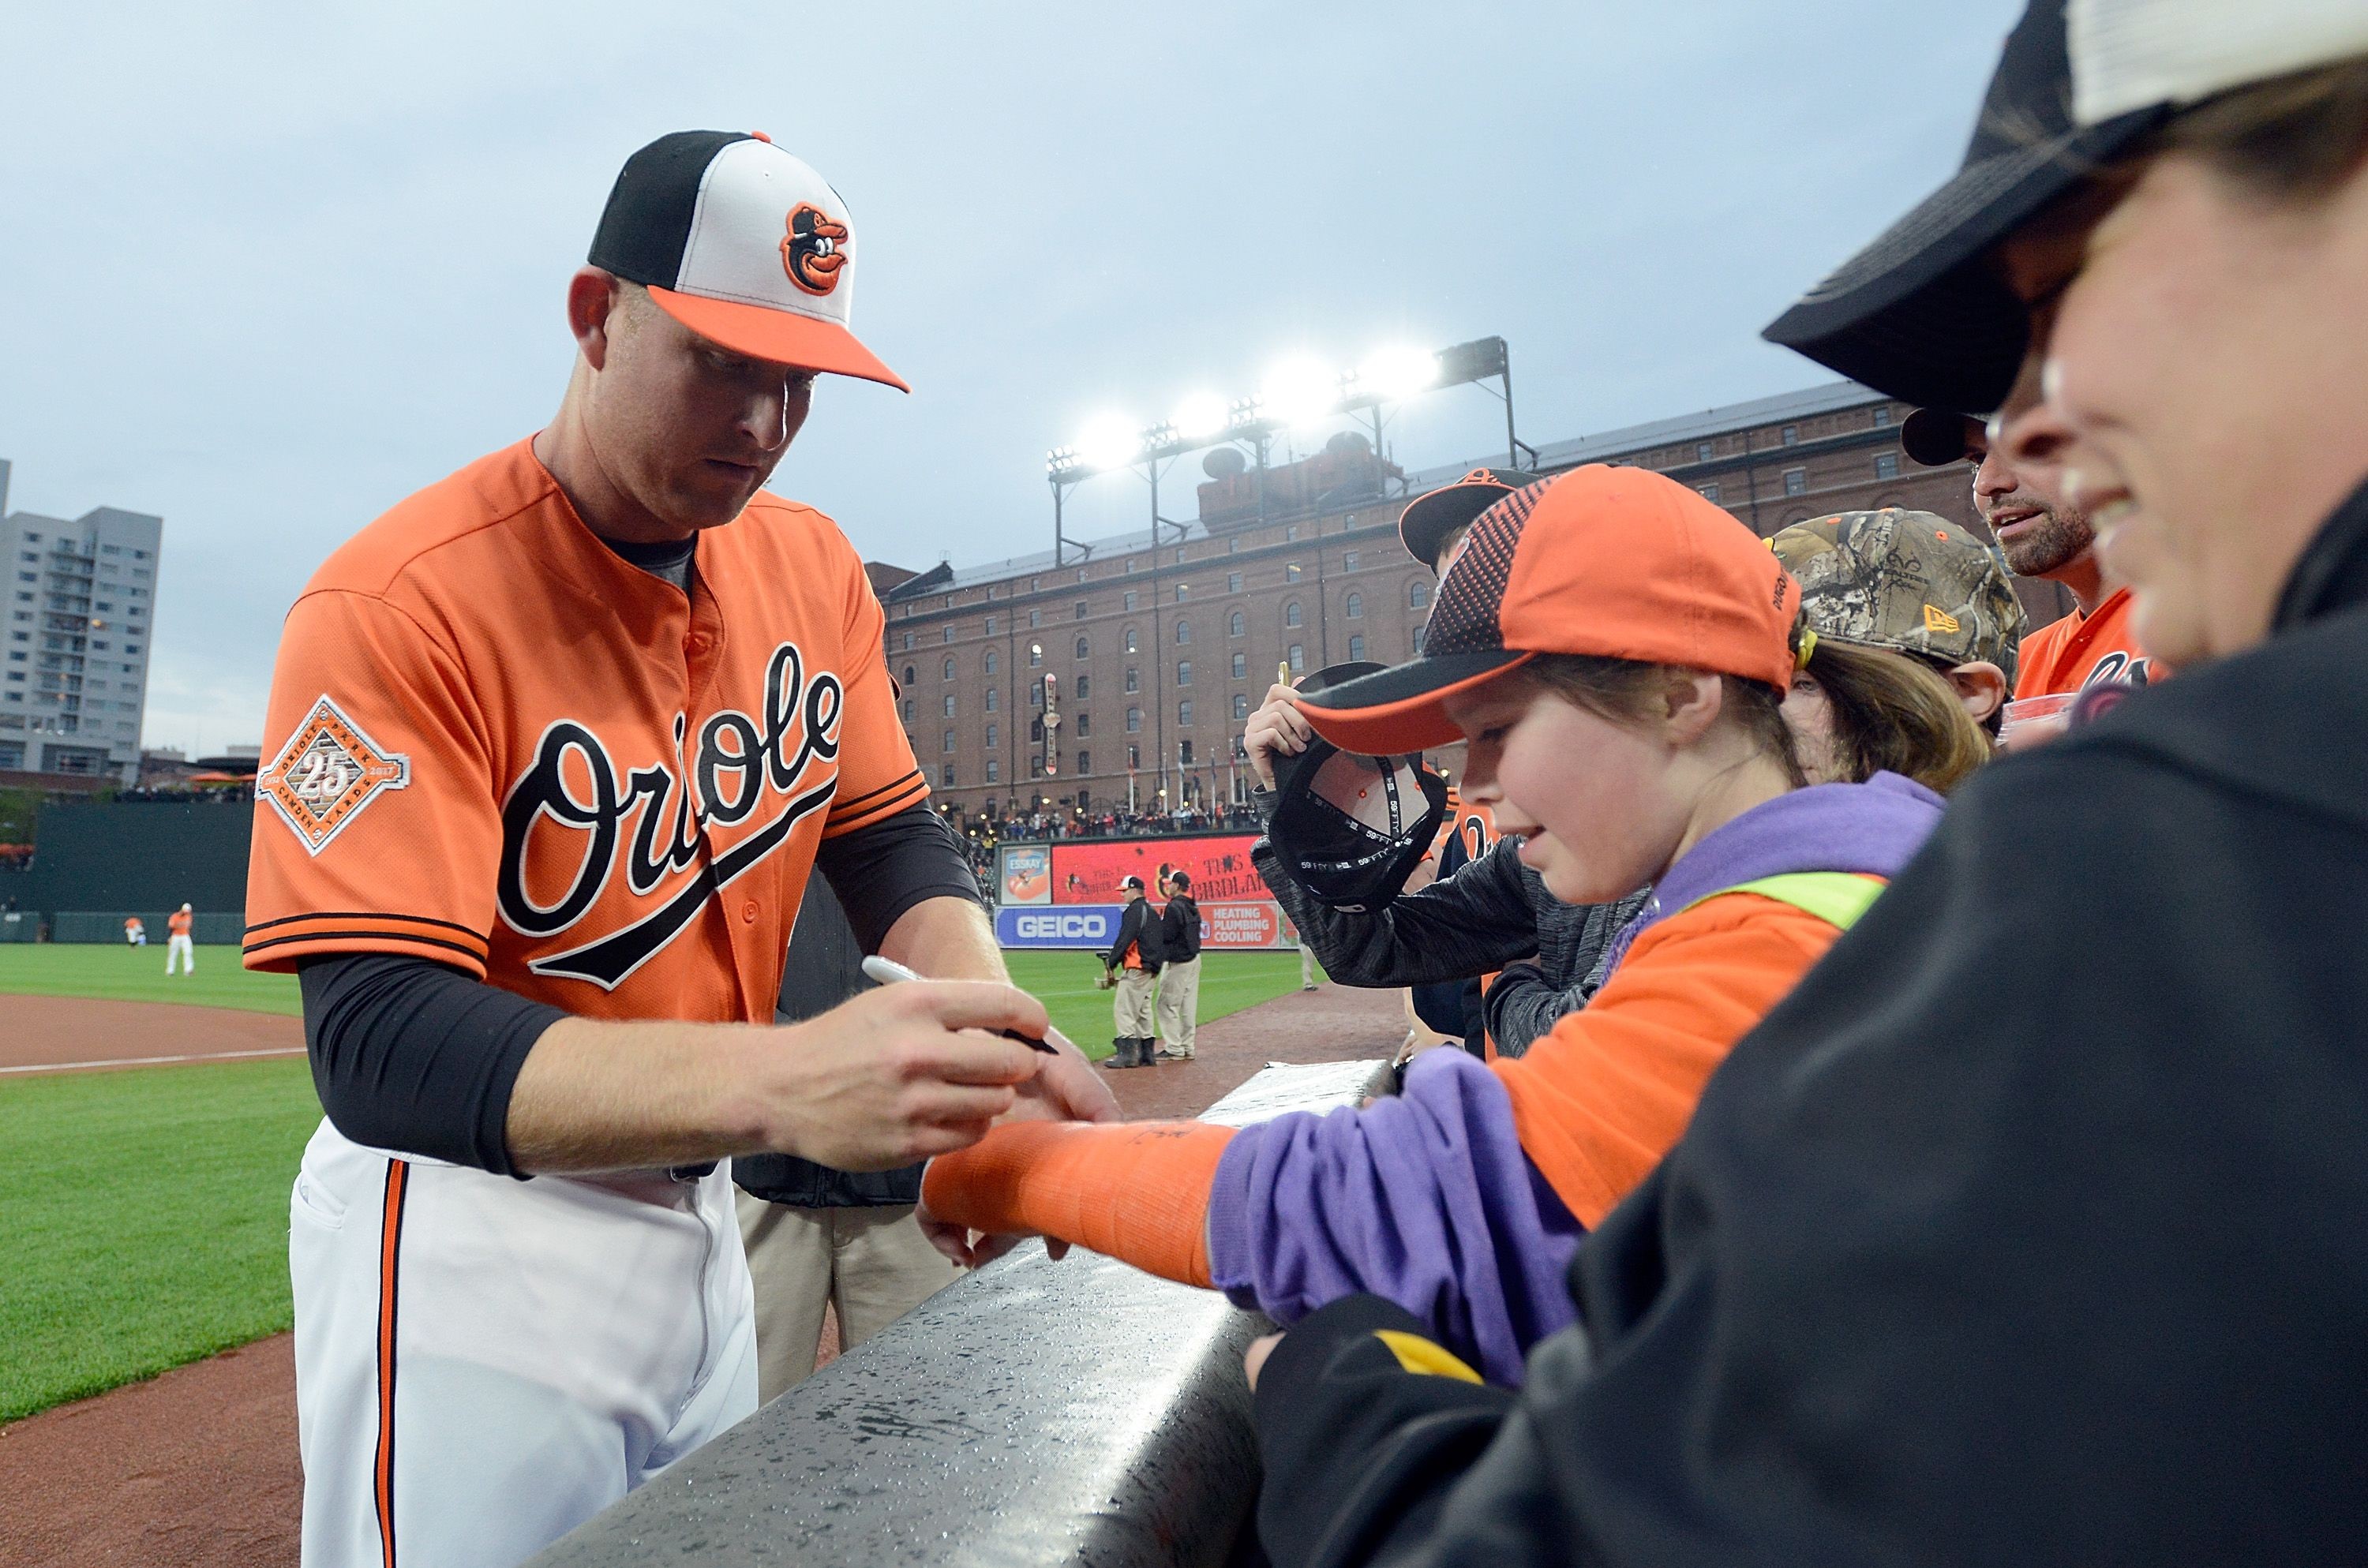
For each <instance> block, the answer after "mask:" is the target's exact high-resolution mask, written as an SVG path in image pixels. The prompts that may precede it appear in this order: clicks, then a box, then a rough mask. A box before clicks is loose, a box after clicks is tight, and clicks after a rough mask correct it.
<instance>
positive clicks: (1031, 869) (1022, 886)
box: [996, 844, 1053, 903]
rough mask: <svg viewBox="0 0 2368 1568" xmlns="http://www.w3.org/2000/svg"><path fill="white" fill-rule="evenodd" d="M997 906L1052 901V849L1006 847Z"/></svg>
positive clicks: (1041, 847)
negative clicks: (1000, 904)
mask: <svg viewBox="0 0 2368 1568" xmlns="http://www.w3.org/2000/svg"><path fill="white" fill-rule="evenodd" d="M999 853H1000V854H1001V856H1002V858H1003V869H1002V874H1001V875H1002V883H1003V885H1002V887H1001V888H1000V889H999V890H998V892H1000V893H1001V894H1002V896H1001V897H1000V898H998V899H997V900H996V903H1052V902H1053V849H1052V846H1050V845H1045V844H1007V845H1005V846H1003V848H1002V849H1001V851H999Z"/></svg>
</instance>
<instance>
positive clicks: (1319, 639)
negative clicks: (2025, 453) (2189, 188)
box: [871, 382, 2071, 815]
mask: <svg viewBox="0 0 2368 1568" xmlns="http://www.w3.org/2000/svg"><path fill="white" fill-rule="evenodd" d="M1905 415H1907V405H1906V404H1903V403H1895V402H1892V401H1891V400H1889V399H1886V398H1884V397H1883V396H1881V395H1880V394H1878V393H1876V392H1871V391H1869V390H1867V389H1866V388H1864V387H1861V386H1858V385H1855V384H1853V383H1850V382H1837V383H1834V384H1832V385H1828V386H1824V387H1818V388H1813V389H1811V390H1809V391H1806V392H1789V393H1785V394H1782V395H1780V396H1777V397H1770V398H1762V399H1759V400H1758V401H1756V402H1752V403H1736V404H1732V405H1730V406H1727V407H1725V408H1714V409H1711V410H1708V411H1706V412H1704V413H1702V414H1697V415H1684V416H1681V417H1679V418H1674V419H1665V420H1660V421H1657V422H1655V423H1653V424H1649V425H1640V426H1630V427H1628V428H1625V429H1620V430H1612V431H1608V432H1606V433H1604V434H1602V435H1600V436H1591V437H1582V438H1579V439H1577V440H1572V441H1565V442H1562V443H1559V444H1556V445H1549V446H1547V447H1544V448H1543V449H1540V451H1539V465H1540V466H1541V467H1542V468H1543V470H1544V471H1545V472H1559V471H1560V470H1563V469H1567V468H1573V467H1577V466H1578V465H1579V464H1582V463H1589V462H1612V463H1629V464H1634V465H1636V466H1639V467H1645V468H1651V469H1656V470H1658V471H1659V472H1664V473H1667V474H1668V475H1670V476H1671V477H1672V478H1676V479H1679V480H1682V481H1683V482H1684V483H1688V484H1690V485H1692V486H1693V487H1694V488H1695V489H1697V490H1699V491H1700V492H1701V493H1702V494H1703V495H1704V496H1706V497H1708V498H1709V499H1711V500H1713V501H1715V502H1717V503H1718V504H1719V505H1721V506H1724V507H1725V508H1726V509H1727V510H1728V511H1729V512H1732V513H1733V514H1734V515H1735V516H1736V517H1738V518H1740V519H1741V520H1743V521H1744V522H1746V523H1748V524H1749V525H1751V527H1752V528H1754V529H1755V530H1756V531H1757V532H1759V533H1760V534H1761V535H1763V536H1765V535H1768V534H1772V533H1774V532H1775V531H1776V530H1778V529H1779V528H1783V527H1785V526H1786V525H1788V524H1791V523H1795V522H1799V521H1801V520H1802V519H1804V518H1807V517H1822V516H1825V515H1827V514H1828V513H1832V512H1841V511H1851V510H1872V509H1874V508H1878V507H1883V506H1899V507H1905V508H1910V509H1914V510H1920V511H1928V512H1934V513H1938V514H1939V515H1940V516H1941V517H1947V518H1949V519H1950V520H1951V521H1952V522H1956V523H1958V524H1961V525H1963V526H1964V527H1965V528H1968V529H1969V530H1970V531H1971V532H1973V533H1975V535H1976V536H1978V537H1982V538H1987V537H1988V535H1987V529H1985V528H1983V527H1982V524H1981V521H1980V518H1979V517H1978V515H1977V514H1976V513H1975V510H1974V507H1973V490H1972V475H1971V472H1970V471H1969V469H1968V468H1967V466H1966V465H1965V464H1963V463H1955V464H1952V465H1950V466H1949V467H1947V468H1941V469H1926V468H1921V467H1919V466H1918V465H1917V464H1916V463H1915V462H1913V461H1912V460H1909V459H1908V458H1907V456H1906V454H1905V453H1903V452H1902V451H1901V450H1900V447H1899V437H1898V429H1897V426H1898V422H1899V420H1900V419H1902V418H1903V417H1905ZM1219 450H1221V451H1223V450H1224V449H1219ZM1495 460H1497V459H1494V458H1483V459H1477V460H1474V462H1473V463H1465V464H1459V465H1455V466H1452V467H1448V468H1441V469H1437V470H1433V471H1429V472H1422V473H1417V474H1412V475H1406V474H1402V473H1400V472H1398V471H1397V470H1396V469H1395V467H1394V466H1393V465H1391V464H1389V463H1388V462H1386V461H1384V460H1380V459H1378V458H1376V457H1375V456H1374V454H1373V453H1372V449H1371V448H1370V447H1368V446H1366V445H1365V443H1364V442H1363V440H1362V438H1361V437H1354V436H1343V437H1335V438H1334V439H1333V441H1332V442H1331V443H1329V444H1328V445H1327V447H1326V449H1325V450H1324V451H1323V452H1322V453H1320V454H1318V455H1317V456H1316V457H1315V458H1311V459H1308V460H1304V461H1301V462H1298V463H1294V464H1291V465H1288V466H1286V467H1278V468H1273V469H1269V470H1268V471H1266V472H1265V473H1264V474H1263V475H1259V474H1255V473H1242V472H1231V473H1227V472H1224V469H1225V468H1227V467H1228V466H1231V465H1229V464H1227V463H1225V462H1224V460H1222V459H1221V460H1220V461H1219V462H1218V463H1217V464H1214V465H1212V471H1211V477H1210V480H1209V482H1208V483H1203V484H1202V485H1201V487H1200V503H1201V510H1200V516H1199V518H1198V520H1197V521H1195V522H1193V523H1191V524H1190V525H1189V526H1188V527H1187V528H1185V529H1184V530H1183V534H1182V537H1181V538H1180V539H1179V538H1178V535H1177V533H1176V532H1175V531H1174V530H1172V529H1163V530H1162V532H1163V536H1164V537H1163V538H1162V539H1161V540H1159V541H1158V542H1157V543H1156V545H1155V543H1154V541H1153V540H1152V538H1151V536H1150V535H1149V534H1148V533H1144V534H1139V535H1134V536H1132V537H1127V538H1121V539H1114V540H1099V541H1096V542H1095V543H1094V544H1092V545H1091V546H1089V547H1087V549H1086V551H1085V553H1083V554H1082V556H1081V555H1080V554H1079V553H1078V547H1076V546H1074V545H1073V546H1072V547H1071V552H1070V554H1069V557H1068V559H1067V560H1066V562H1064V563H1059V564H1056V563H1055V562H1054V561H1053V555H1052V553H1051V552H1050V551H1046V552H1044V553H1042V554H1040V555H1037V556H1032V557H1022V558H1020V559H1018V560H1012V561H1002V562H992V563H989V564H986V565H983V566H977V567H970V568H964V569H956V568H953V567H951V566H944V565H941V566H939V567H936V568H934V569H932V570H930V571H928V572H926V573H921V574H910V573H907V572H905V571H903V570H900V569H898V568H894V567H889V566H884V565H879V564H874V565H873V566H872V567H871V575H872V583H873V586H874V587H875V588H877V589H878V590H879V591H880V593H881V596H882V599H883V601H884V602H885V604H886V606H887V612H888V639H887V644H888V645H887V653H888V663H889V668H890V669H891V670H892V671H893V672H894V675H895V676H896V678H897V681H898V683H899V684H900V686H901V687H903V697H902V700H901V704H900V706H901V711H902V713H903V717H904V720H905V733H906V734H907V735H908V736H909V737H910V738H911V740H912V743H913V751H914V755H915V756H916V757H917V758H918V759H919V760H920V763H921V766H922V767H923V769H924V770H925V771H926V772H927V773H928V777H929V781H930V784H931V786H932V787H933V789H934V790H935V792H936V794H937V798H938V800H939V802H940V803H941V804H951V805H953V806H956V807H958V808H959V809H960V810H961V811H962V812H965V813H976V812H983V811H984V812H992V813H994V814H996V815H1001V814H1004V813H1006V812H1014V813H1018V812H1027V811H1029V810H1030V809H1031V808H1033V807H1034V806H1035V805H1036V804H1037V803H1038V802H1039V801H1042V802H1043V803H1045V804H1047V805H1054V804H1057V805H1059V806H1064V807H1069V806H1082V807H1085V808H1087V810H1090V811H1101V810H1106V809H1110V808H1111V807H1113V806H1116V807H1119V808H1125V807H1126V806H1127V804H1128V802H1129V800H1130V786H1132V790H1133V794H1132V799H1133V802H1134V805H1135V807H1136V808H1137V809H1140V810H1144V811H1152V810H1155V809H1157V807H1158V805H1159V803H1160V802H1161V801H1162V800H1163V796H1162V795H1161V791H1162V790H1165V791H1167V793H1166V795H1165V797H1164V799H1165V801H1167V803H1168V804H1170V805H1172V806H1176V807H1179V808H1180V807H1182V806H1184V805H1186V804H1190V803H1195V802H1198V803H1202V804H1210V803H1216V802H1221V801H1225V800H1227V799H1229V798H1231V799H1240V798H1246V796H1247V790H1248V789H1249V784H1250V780H1249V775H1248V771H1247V767H1237V766H1236V763H1237V759H1238V756H1239V749H1240V748H1239V737H1240V735H1241V733H1242V722H1243V720H1244V719H1245V718H1247V715H1248V714H1249V712H1250V711H1251V710H1253V709H1254V708H1256V707H1257V706H1258V702H1259V700H1260V699H1262V698H1263V697H1264V696H1265V693H1266V689H1267V687H1268V686H1269V684H1270V683H1271V682H1272V681H1273V680H1274V678H1275V675H1276V672H1277V669H1278V667H1279V666H1281V665H1288V666H1290V668H1291V669H1292V673H1293V674H1294V675H1296V674H1303V673H1305V672H1306V671H1310V670H1315V669H1320V668H1322V667H1324V666H1325V665H1329V664H1336V663H1338V662H1340V661H1342V660H1347V659H1357V658H1368V659H1375V660H1380V661H1383V662H1384V663H1387V662H1393V661H1395V660H1399V659H1404V658H1406V657H1407V656H1408V655H1410V654H1411V653H1413V652H1414V648H1415V636H1416V633H1417V631H1418V629H1419V628H1420V627H1421V625H1422V623H1423V621H1424V619H1426V618H1427V617H1428V616H1429V607H1430V594H1431V587H1432V584H1431V579H1430V574H1429V572H1428V571H1426V570H1425V569H1424V568H1423V567H1422V566H1421V565H1419V564H1418V563H1417V562H1415V560H1414V559H1413V558H1412V557H1411V556H1409V555H1408V554H1407V553H1406V551H1405V550H1404V548H1403V547H1401V546H1400V545H1399V543H1398V540H1397V516H1398V513H1399V511H1400V509H1401V508H1403V507H1404V506H1405V505H1406V501H1407V500H1408V499H1409V498H1410V497H1411V496H1414V495H1417V494H1422V493H1423V492H1424V491H1426V490H1429V489H1431V488H1433V487H1435V486H1437V485H1439V484H1441V483H1448V482H1450V481H1452V480H1453V479H1455V478H1457V477H1458V476H1460V475H1461V474H1463V472H1466V471H1467V470H1468V469H1470V468H1472V467H1474V466H1477V464H1478V463H1480V462H1486V461H1495ZM2018 588H2019V591H2020V592H2021V597H2022V599H2023V603H2024V608H2025V611H2026V613H2027V614H2028V616H2029V618H2030V624H2031V625H2032V626H2033V627H2036V626H2040V625H2044V624H2045V623H2046V622H2047V621H2049V620H2052V619H2055V618H2056V617H2057V616H2059V615H2062V614H2064V613H2066V611H2067V610H2069V609H2070V608H2071V605H2070V600H2069V596H2068V595H2066V594H2064V592H2063V590H2062V589H2060V588H2058V587H2057V586H2056V585H2054V584H2052V583H2045V582H2024V583H2021V584H2019V585H2018ZM1047 675H1050V676H1053V682H1054V684H1053V701H1054V704H1055V708H1054V711H1056V712H1057V713H1058V714H1059V716H1060V720H1061V722H1060V723H1059V724H1058V725H1057V726H1056V727H1055V729H1054V731H1053V733H1054V735H1055V737H1056V739H1055V743H1054V753H1055V756H1054V760H1055V762H1056V764H1057V766H1056V767H1055V768H1054V769H1053V771H1051V772H1050V773H1048V772H1047V771H1046V768H1045V734H1046V732H1045V728H1044V724H1043V720H1044V713H1045V709H1044V699H1045V692H1046V688H1045V683H1044V677H1045V676H1047ZM1443 761H1444V762H1445V765H1446V766H1448V767H1450V768H1451V771H1452V768H1453V766H1454V764H1453V759H1452V758H1446V759H1443ZM1130 776H1131V777H1130Z"/></svg>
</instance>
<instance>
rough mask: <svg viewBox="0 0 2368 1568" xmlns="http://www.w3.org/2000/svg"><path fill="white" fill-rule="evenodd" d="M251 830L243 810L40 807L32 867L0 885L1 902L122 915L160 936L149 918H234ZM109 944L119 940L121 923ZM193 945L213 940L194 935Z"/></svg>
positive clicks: (0, 879) (238, 806)
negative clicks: (197, 913) (191, 909)
mask: <svg viewBox="0 0 2368 1568" xmlns="http://www.w3.org/2000/svg"><path fill="white" fill-rule="evenodd" d="M254 824H255V805H254V802H252V801H169V802H167V801H154V802H141V801H128V802H123V803H116V802H112V801H72V802H63V803H56V804H50V805H45V806H43V807H42V808H41V813H40V821H39V823H38V824H37V825H36V827H35V829H34V835H33V860H32V864H31V865H30V866H28V867H27V868H26V869H23V870H21V871H12V872H9V873H7V874H6V875H5V876H0V902H5V901H6V900H7V899H10V898H13V899H15V900H16V901H17V907H18V908H19V909H45V910H78V911H86V910H109V909H112V910H122V911H127V912H135V911H136V912H137V913H138V914H139V915H140V916H141V918H142V919H143V920H150V925H149V930H148V939H149V940H150V941H152V942H162V941H163V940H164V939H165V934H164V927H163V926H161V925H160V924H157V923H156V922H155V921H154V920H153V919H151V917H150V915H149V914H148V912H149V911H150V910H152V909H155V910H174V909H178V908H180V907H181V905H182V904H184V903H188V904H193V905H195V906H196V907H197V908H198V909H199V910H201V911H211V912H215V913H228V914H231V915H239V914H240V912H242V911H244V910H245V908H246V853H247V846H248V844H249V842H250V841H251V840H252V837H253V835H254ZM116 926H117V929H116V930H115V931H114V933H113V937H114V939H115V940H117V941H121V940H122V939H123V932H122V928H121V927H122V916H121V915H118V916H117V917H116ZM198 939H199V941H201V942H202V941H207V940H211V939H218V938H212V937H210V936H209V935H204V934H201V935H199V937H198Z"/></svg>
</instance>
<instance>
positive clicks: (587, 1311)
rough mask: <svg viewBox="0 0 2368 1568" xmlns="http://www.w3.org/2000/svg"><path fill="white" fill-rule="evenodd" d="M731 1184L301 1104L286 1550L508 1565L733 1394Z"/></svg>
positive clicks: (741, 1291)
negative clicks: (295, 1538)
mask: <svg viewBox="0 0 2368 1568" xmlns="http://www.w3.org/2000/svg"><path fill="white" fill-rule="evenodd" d="M732 1195H733V1188H732V1180H731V1174H730V1166H729V1165H724V1166H722V1167H720V1168H719V1169H717V1170H715V1171H713V1172H712V1173H711V1174H709V1175H708V1176H703V1177H700V1178H698V1179H696V1180H677V1179H676V1178H675V1177H672V1176H667V1175H666V1174H665V1173H664V1172H639V1173H630V1174H621V1175H617V1176H602V1177H598V1178H568V1177H559V1176H538V1177H536V1178H535V1179H534V1180H532V1181H518V1180H515V1179H514V1178H512V1177H509V1176H494V1175H491V1174H490V1173H488V1172H484V1171H480V1170H472V1169H469V1168H466V1167H463V1166H459V1165H445V1164H443V1163H441V1162H438V1161H432V1160H424V1159H417V1158H412V1157H402V1156H395V1155H391V1154H389V1153H385V1152H384V1151H381V1150H376V1149H367V1148H363V1147H362V1146H360V1145H359V1144H357V1143H354V1142H350V1141H348V1140H347V1139H346V1138H345V1137H344V1136H343V1135H341V1134H340V1133H339V1132H338V1131H336V1129H335V1128H333V1127H331V1126H330V1125H329V1124H328V1123H327V1122H325V1121H324V1122H323V1123H322V1124H321V1128H320V1131H317V1132H315V1133H314V1134H313V1141H312V1142H311V1143H310V1144H309V1145H308V1146H307V1147H306V1148H305V1151H304V1162H303V1165H302V1169H301V1170H300V1172H299V1173H298V1175H297V1178H296V1187H295V1191H294V1193H293V1195H292V1196H291V1198H290V1236H289V1244H288V1260H289V1273H290V1277H291V1279H292V1281H293V1283H294V1286H295V1295H296V1414H297V1429H298V1441H299V1446H300V1448H301V1449H302V1454H303V1460H304V1523H303V1562H304V1568H403V1565H404V1564H418V1565H420V1568H429V1565H433V1568H510V1565H512V1564H515V1563H517V1562H521V1561H523V1560H524V1559H526V1558H528V1557H529V1556H532V1555H533V1554H534V1553H535V1552H536V1551H540V1550H541V1548H542V1547H544V1546H546V1545H548V1544H550V1543H551V1542H552V1541H553V1540H557V1539H558V1538H559V1537H561V1536H563V1535H564V1534H566V1533H567V1531H569V1530H571V1529H573V1528H575V1527H576V1526H577V1525H579V1524H582V1523H583V1522H584V1521H585V1520H586V1519H588V1518H590V1517H592V1516H593V1515H594V1514H596V1513H598V1512H599V1511H600V1509H602V1508H603V1507H605V1506H608V1505H609V1504H610V1503H612V1502H615V1501H616V1500H617V1499H618V1498H620V1497H621V1496H623V1495H624V1494H626V1493H627V1492H629V1491H631V1490H632V1489H633V1488H634V1487H636V1486H638V1485H640V1484H641V1483H643V1482H644V1481H647V1480H648V1479H649V1478H650V1477H652V1476H653V1475H655V1474H656V1473H657V1472H658V1471H661V1470H663V1469H665V1468H666V1466H667V1465H668V1464H671V1463H672V1462H674V1460H677V1459H679V1458H681V1457H682V1456H683V1455H684V1454H687V1453H689V1452H690V1451H691V1450H692V1449H696V1448H698V1447H699V1446H700V1444H701V1443H704V1442H705V1441H707V1439H709V1438H710V1437H713V1436H715V1435H716V1434H717V1433H718V1432H721V1431H723V1429H724V1428H725V1427H727V1426H731V1425H732V1424H733V1423H734V1422H735V1421H738V1420H739V1419H740V1418H741V1417H742V1416H744V1415H747V1414H749V1413H750V1412H751V1411H753V1410H755V1409H756V1408H757V1335H756V1318H755V1312H754V1308H753V1304H752V1301H751V1298H750V1294H749V1288H748V1269H747V1264H746V1260H745V1258H744V1257H743V1256H742V1253H741V1248H740V1230H739V1226H738V1225H737V1224H736V1223H735V1222H734V1213H733V1202H732Z"/></svg>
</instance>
